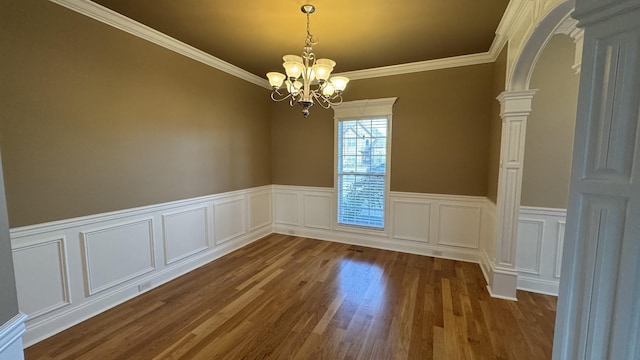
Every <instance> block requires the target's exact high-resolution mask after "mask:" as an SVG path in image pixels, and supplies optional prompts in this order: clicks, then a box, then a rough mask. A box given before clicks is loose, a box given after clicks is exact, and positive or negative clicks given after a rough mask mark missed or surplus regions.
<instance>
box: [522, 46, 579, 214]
mask: <svg viewBox="0 0 640 360" xmlns="http://www.w3.org/2000/svg"><path fill="white" fill-rule="evenodd" d="M573 55H574V45H573V42H572V40H571V38H569V37H568V36H564V35H556V36H554V37H553V38H551V41H550V42H549V44H547V46H546V47H545V49H544V50H543V52H542V54H541V56H540V60H539V61H538V63H537V64H536V67H535V69H534V71H533V75H532V77H531V84H530V88H531V89H539V90H538V92H537V93H536V95H535V96H534V97H533V104H532V109H533V111H532V112H531V115H530V116H529V119H528V122H527V138H526V145H525V152H524V170H523V178H522V200H521V204H522V205H524V206H539V207H549V208H562V209H565V208H566V207H567V197H568V192H569V175H570V170H571V155H572V148H573V131H574V127H575V120H576V108H577V102H578V83H579V76H578V75H576V74H575V73H574V71H573V70H572V69H571V65H573V59H574V56H573Z"/></svg>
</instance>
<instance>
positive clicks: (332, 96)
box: [267, 4, 349, 118]
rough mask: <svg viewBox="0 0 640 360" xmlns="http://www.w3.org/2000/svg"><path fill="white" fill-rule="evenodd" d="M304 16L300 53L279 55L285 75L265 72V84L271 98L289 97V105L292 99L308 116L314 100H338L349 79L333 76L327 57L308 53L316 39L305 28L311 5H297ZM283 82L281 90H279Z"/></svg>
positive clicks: (332, 102)
mask: <svg viewBox="0 0 640 360" xmlns="http://www.w3.org/2000/svg"><path fill="white" fill-rule="evenodd" d="M300 10H301V11H302V13H304V14H306V15H307V39H306V40H305V42H304V50H303V51H302V56H297V55H285V56H283V57H282V59H283V60H284V63H283V64H282V66H283V67H284V69H285V72H286V75H285V74H281V73H279V72H270V73H267V78H268V79H269V84H271V88H272V89H273V91H272V92H271V99H273V100H274V101H284V100H287V99H288V100H289V105H291V106H293V105H294V104H295V103H296V102H297V103H298V104H300V106H302V115H303V116H304V117H305V118H306V117H307V116H309V108H310V107H311V106H313V104H314V100H315V101H317V102H318V104H320V105H321V106H322V107H323V108H325V109H328V108H330V107H331V106H335V105H340V104H341V103H342V92H343V91H344V89H345V88H346V87H347V83H348V82H349V79H347V78H346V77H344V76H333V77H331V78H330V77H329V76H330V75H331V72H332V71H333V68H334V67H335V66H336V62H335V61H333V60H331V59H316V56H315V54H314V53H313V52H312V50H313V45H315V44H317V41H316V39H315V38H314V37H313V35H311V31H310V30H309V15H310V14H312V13H313V12H314V11H316V8H315V7H314V6H313V5H310V4H306V5H302V7H301V8H300ZM283 83H284V85H285V86H284V88H285V89H286V92H285V91H282V92H280V88H281V87H282V84H283Z"/></svg>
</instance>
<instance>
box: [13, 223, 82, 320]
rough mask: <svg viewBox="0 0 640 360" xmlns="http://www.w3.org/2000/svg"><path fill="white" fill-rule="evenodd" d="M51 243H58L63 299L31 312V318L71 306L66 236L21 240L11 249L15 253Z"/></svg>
mask: <svg viewBox="0 0 640 360" xmlns="http://www.w3.org/2000/svg"><path fill="white" fill-rule="evenodd" d="M49 244H56V245H57V248H58V256H59V258H58V261H60V269H59V271H60V282H61V283H62V289H61V290H62V301H60V302H58V303H56V304H52V305H51V306H48V307H46V308H44V309H41V310H40V311H36V312H34V313H32V314H30V315H29V320H33V319H37V318H39V317H41V316H44V315H46V314H49V313H51V312H54V311H56V310H58V309H61V308H63V307H66V306H69V305H71V303H72V301H73V300H72V299H71V287H70V284H69V256H68V255H67V237H66V236H64V235H63V236H55V237H52V238H45V239H40V240H37V241H28V242H21V243H20V244H15V243H12V244H11V245H12V246H11V250H12V252H13V253H18V252H20V251H26V250H29V249H34V248H37V247H41V246H45V245H49Z"/></svg>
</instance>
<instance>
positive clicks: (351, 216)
mask: <svg viewBox="0 0 640 360" xmlns="http://www.w3.org/2000/svg"><path fill="white" fill-rule="evenodd" d="M393 102H395V98H391V99H381V100H364V101H352V102H349V103H345V104H343V105H340V106H339V107H336V108H335V112H336V120H337V125H336V132H337V135H336V187H337V189H336V190H337V191H336V193H337V199H336V200H337V201H336V202H337V223H338V225H350V226H360V227H367V228H376V229H383V228H384V226H385V215H386V199H387V193H388V172H387V170H388V169H389V164H388V163H389V158H390V157H389V155H390V154H389V152H388V149H389V148H390V146H389V142H390V130H391V106H392V105H393Z"/></svg>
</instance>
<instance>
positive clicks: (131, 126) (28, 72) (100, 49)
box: [0, 0, 271, 227]
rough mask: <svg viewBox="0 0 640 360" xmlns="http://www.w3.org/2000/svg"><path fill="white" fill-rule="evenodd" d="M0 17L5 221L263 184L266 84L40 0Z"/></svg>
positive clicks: (14, 6) (5, 9) (4, 10)
mask: <svg viewBox="0 0 640 360" xmlns="http://www.w3.org/2000/svg"><path fill="white" fill-rule="evenodd" d="M0 22H1V23H2V31H0V47H1V49H2V56H0V67H1V68H2V72H1V73H0V84H2V85H1V86H0V109H2V111H1V113H0V116H1V118H0V146H1V148H2V153H3V156H4V158H3V166H4V171H5V181H6V182H5V185H6V191H7V202H8V208H9V218H10V224H11V226H12V227H16V226H21V225H28V224H35V223H41V222H46V221H52V220H59V219H65V218H71V217H76V216H82V215H88V214H94V213H100V212H105V211H111V210H118V209H125V208H131V207H136V206H143V205H149V204H156V203H162V202H166V201H172V200H178V199H184V198H190V197H195V196H201V195H208V194H214V193H219V192H224V191H230V190H236V189H244V188H249V187H253V186H259V185H265V184H270V183H271V162H270V159H271V156H270V149H271V145H270V137H269V136H268V134H269V132H270V126H269V102H270V100H269V98H268V91H267V90H266V89H262V88H260V87H258V86H256V85H253V84H250V83H248V82H246V81H244V80H240V79H238V78H235V77H233V76H231V75H227V74H225V73H222V72H220V71H217V70H214V69H212V68H210V67H208V66H206V65H203V64H201V63H198V62H195V61H193V60H191V59H188V58H186V57H184V56H182V55H179V54H176V53H174V52H171V51H168V50H166V49H164V48H161V47H159V46H156V45H154V44H151V43H149V42H147V41H144V40H141V39H139V38H137V37H134V36H132V35H129V34H127V33H125V32H123V31H120V30H117V29H114V28H112V27H109V26H107V25H104V24H101V23H99V22H97V21H95V20H92V19H90V18H88V17H86V16H83V15H80V14H76V13H74V12H72V11H69V10H67V9H65V8H63V7H61V6H59V5H56V4H53V3H50V2H48V1H37V0H21V1H3V2H1V3H0ZM265 134H267V135H266V136H265Z"/></svg>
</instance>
